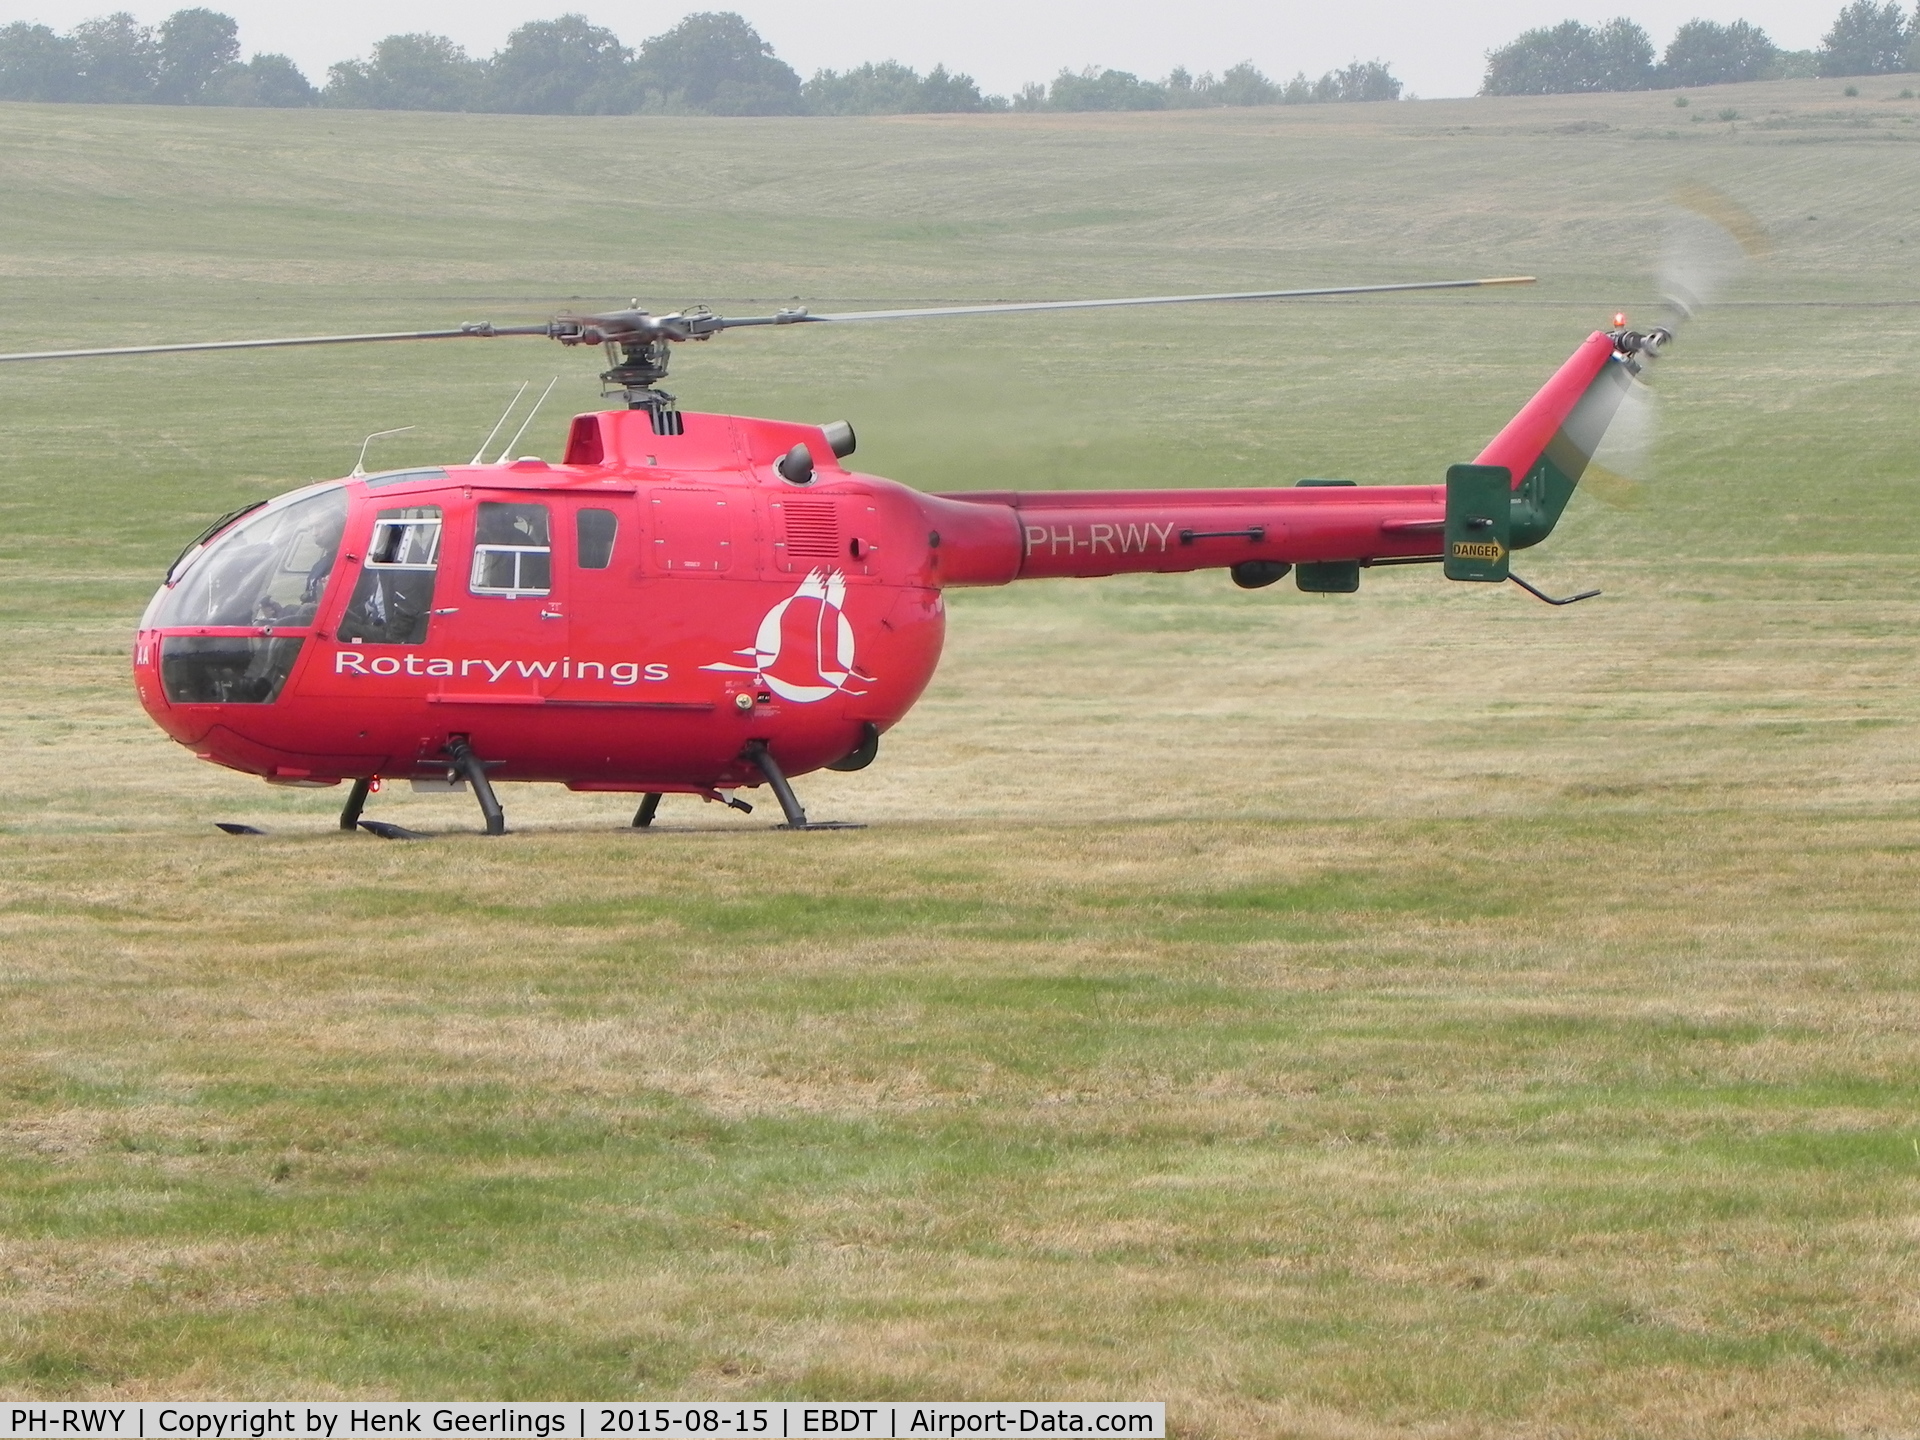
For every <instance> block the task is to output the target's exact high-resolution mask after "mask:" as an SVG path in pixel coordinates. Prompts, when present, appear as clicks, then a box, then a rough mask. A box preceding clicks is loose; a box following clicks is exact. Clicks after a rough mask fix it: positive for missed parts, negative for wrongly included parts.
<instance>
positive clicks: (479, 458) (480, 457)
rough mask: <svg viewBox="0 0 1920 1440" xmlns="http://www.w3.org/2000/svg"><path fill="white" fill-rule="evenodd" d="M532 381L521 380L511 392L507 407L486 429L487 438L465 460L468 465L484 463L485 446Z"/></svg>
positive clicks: (497, 432)
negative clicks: (469, 458)
mask: <svg viewBox="0 0 1920 1440" xmlns="http://www.w3.org/2000/svg"><path fill="white" fill-rule="evenodd" d="M532 383H533V382H532V381H531V380H522V381H521V382H520V388H519V389H518V390H516V391H514V392H513V399H511V400H509V401H508V402H507V408H506V409H505V410H502V411H501V412H500V418H499V419H498V420H496V421H494V422H493V428H492V429H491V430H489V431H487V438H486V439H484V440H482V441H481V442H480V448H479V449H478V450H476V451H474V452H473V459H471V460H469V461H468V462H467V463H468V464H469V465H483V464H485V463H486V459H487V446H489V445H491V444H492V443H493V437H494V436H496V435H498V434H499V433H500V427H501V426H502V425H504V424H506V423H507V417H508V416H510V415H512V414H513V407H514V406H516V405H518V404H519V403H520V397H521V396H522V395H524V394H526V393H527V386H529V385H531V384H532Z"/></svg>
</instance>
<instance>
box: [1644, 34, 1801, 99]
mask: <svg viewBox="0 0 1920 1440" xmlns="http://www.w3.org/2000/svg"><path fill="white" fill-rule="evenodd" d="M1778 54H1779V51H1778V50H1776V49H1775V48H1774V44H1773V42H1772V41H1771V40H1769V39H1768V38H1767V32H1766V31H1764V30H1762V29H1761V28H1760V27H1759V26H1758V25H1749V24H1748V23H1747V22H1746V21H1744V20H1736V21H1734V22H1733V23H1732V24H1731V25H1716V24H1715V23H1714V22H1713V21H1711V20H1689V21H1688V22H1687V23H1686V24H1684V25H1682V26H1681V27H1680V28H1679V29H1678V30H1676V31H1674V32H1673V39H1672V40H1671V41H1670V42H1669V43H1668V45H1667V53H1666V54H1665V55H1663V56H1661V58H1660V83H1661V84H1662V85H1669V86H1672V85H1729V84H1732V83H1733V82H1734V81H1736V80H1761V79H1765V78H1766V76H1767V74H1768V73H1769V71H1771V69H1772V68H1773V63H1774V57H1775V56H1776V55H1778Z"/></svg>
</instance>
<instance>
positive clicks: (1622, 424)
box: [1583, 181, 1773, 510]
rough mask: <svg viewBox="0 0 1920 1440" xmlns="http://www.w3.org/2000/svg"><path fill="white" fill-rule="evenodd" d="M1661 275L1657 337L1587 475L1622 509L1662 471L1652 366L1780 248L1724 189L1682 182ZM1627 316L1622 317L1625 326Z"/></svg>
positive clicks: (1636, 501) (1606, 501) (1637, 501)
mask: <svg viewBox="0 0 1920 1440" xmlns="http://www.w3.org/2000/svg"><path fill="white" fill-rule="evenodd" d="M1667 198H1668V201H1669V207H1668V213H1667V216H1666V219H1665V222H1664V224H1663V225H1662V234H1661V244H1660V250H1659V256H1658V260H1657V262H1656V267H1655V272H1654V279H1655V283H1656V287H1657V290H1658V293H1659V296H1660V306H1661V316H1660V319H1659V322H1658V324H1657V325H1656V326H1655V327H1653V328H1652V329H1651V330H1650V331H1649V332H1648V334H1649V336H1650V338H1651V339H1652V340H1653V344H1652V345H1651V346H1650V347H1649V348H1648V349H1647V350H1646V351H1645V352H1644V354H1645V361H1644V362H1643V363H1642V365H1641V367H1640V373H1638V374H1636V375H1635V376H1634V379H1633V383H1632V385H1631V386H1630V387H1629V388H1628V390H1627V393H1626V395H1625V396H1624V397H1623V398H1622V400H1621V404H1620V409H1619V411H1618V412H1617V413H1616V414H1615V416H1614V419H1613V423H1612V425H1611V426H1609V427H1608V430H1607V434H1606V438H1605V440H1604V441H1603V442H1602V444H1601V446H1600V448H1599V450H1598V451H1597V452H1596V453H1595V455H1594V457H1593V460H1592V462H1591V464H1590V465H1589V466H1588V468H1587V474H1586V477H1585V480H1584V482H1583V485H1584V488H1585V489H1586V491H1587V492H1588V493H1589V494H1590V495H1592V496H1593V497H1594V499H1596V500H1598V501H1599V502H1600V503H1601V504H1603V505H1607V506H1610V507H1612V508H1613V509H1616V510H1631V509H1635V508H1638V507H1639V506H1640V505H1641V504H1643V503H1644V502H1645V500H1646V486H1647V482H1648V481H1650V480H1652V479H1653V478H1654V475H1655V450H1656V446H1657V442H1658V440H1659V434H1660V407H1659V402H1658V396H1657V395H1656V393H1655V392H1654V390H1653V389H1652V388H1651V387H1650V386H1648V385H1647V384H1646V383H1645V378H1644V377H1645V373H1646V365H1647V364H1648V363H1650V362H1651V361H1652V360H1653V359H1654V358H1655V357H1657V356H1658V354H1659V353H1660V351H1661V350H1662V349H1663V348H1664V347H1665V346H1666V345H1667V344H1668V343H1671V341H1672V340H1673V339H1674V337H1675V336H1677V335H1678V334H1679V332H1680V330H1681V327H1682V326H1683V325H1685V324H1686V323H1687V322H1689V321H1691V320H1694V319H1696V318H1698V317H1699V315H1700V314H1701V313H1702V312H1703V311H1704V310H1706V309H1708V308H1709V307H1711V306H1712V305H1713V303H1714V302H1715V301H1716V300H1718V299H1719V298H1720V297H1721V296H1723V295H1724V294H1725V293H1726V291H1727V288H1728V287H1729V286H1730V285H1731V284H1732V283H1733V281H1734V280H1735V278H1736V277H1737V276H1738V275H1739V273H1740V271H1741V270H1742V269H1744V268H1745V267H1746V265H1747V264H1748V263H1749V262H1751V261H1754V260H1760V259H1764V258H1765V257H1766V256H1767V255H1769V254H1771V253H1772V250H1773V241H1772V239H1771V237H1769V236H1768V234H1767V231H1766V227H1765V226H1763V225H1762V224H1761V223H1760V222H1759V220H1758V219H1756V218H1755V217H1754V215H1753V213H1752V212H1751V211H1750V210H1748V209H1747V208H1746V207H1745V206H1744V205H1742V204H1741V203H1740V202H1739V201H1738V200H1735V199H1734V198H1733V197H1732V196H1731V195H1728V194H1727V193H1726V192H1724V191H1722V190H1717V189H1715V188H1714V187H1713V186H1711V185H1707V184H1703V183H1700V182H1698V181H1695V182H1690V183H1687V184H1684V185H1677V186H1675V187H1674V189H1673V190H1672V192H1671V193H1670V194H1669V195H1668V197H1667ZM1626 324H1627V317H1626V316H1625V315H1621V316H1618V317H1616V327H1617V328H1620V329H1624V328H1625V326H1626Z"/></svg>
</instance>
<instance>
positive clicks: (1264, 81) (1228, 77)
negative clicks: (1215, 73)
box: [1204, 60, 1280, 105]
mask: <svg viewBox="0 0 1920 1440" xmlns="http://www.w3.org/2000/svg"><path fill="white" fill-rule="evenodd" d="M1204 90H1205V93H1206V94H1207V95H1208V96H1209V97H1210V98H1211V99H1212V100H1213V102H1214V103H1215V104H1217V105H1277V104H1278V103H1279V102H1280V87H1279V86H1278V85H1275V84H1274V83H1273V81H1271V80H1269V79H1268V78H1267V77H1266V76H1265V75H1262V74H1261V73H1260V71H1259V70H1258V69H1256V68H1255V66H1254V63H1253V62H1252V61H1251V60H1242V61H1241V62H1240V63H1239V64H1238V65H1235V66H1234V67H1233V68H1232V69H1230V70H1227V71H1225V72H1223V73H1222V74H1221V76H1220V78H1219V79H1218V80H1216V81H1214V82H1213V83H1212V84H1211V85H1207V86H1205V87H1204Z"/></svg>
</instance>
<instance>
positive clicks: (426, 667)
mask: <svg viewBox="0 0 1920 1440" xmlns="http://www.w3.org/2000/svg"><path fill="white" fill-rule="evenodd" d="M333 673H334V674H336V675H421V676H434V675H438V676H441V677H442V678H458V679H462V680H467V679H472V678H474V677H475V676H479V677H481V678H483V679H484V680H485V681H486V683H487V684H489V685H497V684H499V683H500V682H501V681H502V680H506V679H509V678H512V679H516V680H610V681H612V682H613V683H614V684H615V685H638V684H639V683H640V682H641V681H643V680H651V681H658V680H665V679H668V678H669V675H668V671H667V667H666V666H665V665H664V664H662V663H660V662H658V661H655V662H654V663H652V664H642V663H641V662H639V661H637V660H613V661H604V660H576V659H574V658H573V657H572V656H571V655H563V656H561V657H560V658H559V659H558V660H450V659H445V658H435V657H428V656H425V655H369V654H368V653H367V652H366V651H364V650H341V651H339V652H337V653H336V654H335V655H334V657H333Z"/></svg>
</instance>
